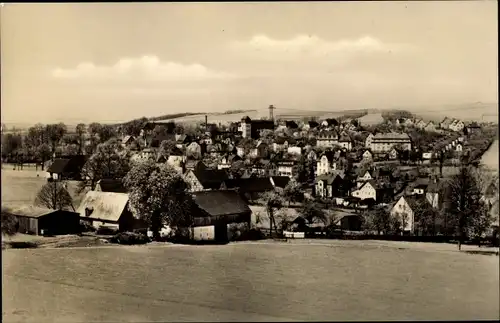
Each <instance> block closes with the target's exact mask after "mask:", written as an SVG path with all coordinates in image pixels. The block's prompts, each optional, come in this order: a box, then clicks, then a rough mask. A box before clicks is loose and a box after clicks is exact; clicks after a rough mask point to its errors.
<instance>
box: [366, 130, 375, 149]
mask: <svg viewBox="0 0 500 323" xmlns="http://www.w3.org/2000/svg"><path fill="white" fill-rule="evenodd" d="M373 137H374V135H373V134H372V133H370V134H369V135H368V136H367V137H366V139H365V148H371V147H372V140H373Z"/></svg>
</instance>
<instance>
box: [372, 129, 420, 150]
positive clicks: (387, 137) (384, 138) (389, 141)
mask: <svg viewBox="0 0 500 323" xmlns="http://www.w3.org/2000/svg"><path fill="white" fill-rule="evenodd" d="M411 144H412V143H411V138H410V136H408V134H406V133H394V132H392V133H378V134H376V135H375V136H374V137H373V139H372V144H371V147H370V148H371V150H372V152H374V153H379V152H380V153H386V152H389V151H390V150H391V149H392V147H394V146H399V147H401V149H402V150H411Z"/></svg>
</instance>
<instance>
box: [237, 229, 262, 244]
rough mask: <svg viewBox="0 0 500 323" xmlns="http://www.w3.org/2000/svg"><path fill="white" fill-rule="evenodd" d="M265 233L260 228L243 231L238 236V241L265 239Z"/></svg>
mask: <svg viewBox="0 0 500 323" xmlns="http://www.w3.org/2000/svg"><path fill="white" fill-rule="evenodd" d="M264 238H265V236H264V233H262V231H260V230H259V229H255V228H254V229H250V230H248V231H243V232H241V234H240V235H239V236H238V241H252V240H253V241H255V240H262V239H264Z"/></svg>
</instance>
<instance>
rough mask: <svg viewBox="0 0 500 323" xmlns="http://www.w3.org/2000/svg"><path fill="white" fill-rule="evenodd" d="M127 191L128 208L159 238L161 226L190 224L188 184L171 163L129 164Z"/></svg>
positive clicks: (190, 206)
mask: <svg viewBox="0 0 500 323" xmlns="http://www.w3.org/2000/svg"><path fill="white" fill-rule="evenodd" d="M124 183H125V187H126V188H127V189H128V191H129V201H130V202H129V203H130V204H129V207H130V210H131V211H132V212H133V213H134V214H137V215H138V216H139V217H141V218H142V219H143V220H145V221H146V222H147V223H148V224H149V226H150V228H151V231H152V232H153V237H154V238H155V239H158V238H159V237H160V234H159V232H160V230H161V228H162V227H163V226H164V225H168V226H171V227H187V226H190V225H191V223H192V220H191V211H192V209H193V204H192V200H191V197H190V195H189V194H188V193H187V190H188V188H189V185H188V184H187V183H186V182H185V181H184V179H183V178H182V176H181V175H180V174H179V173H178V172H177V171H176V170H175V169H174V168H172V167H171V166H170V165H168V164H162V165H157V164H155V163H154V162H151V161H148V162H144V163H140V164H137V165H135V166H134V167H132V169H131V170H130V172H129V173H128V174H127V176H126V177H125V179H124Z"/></svg>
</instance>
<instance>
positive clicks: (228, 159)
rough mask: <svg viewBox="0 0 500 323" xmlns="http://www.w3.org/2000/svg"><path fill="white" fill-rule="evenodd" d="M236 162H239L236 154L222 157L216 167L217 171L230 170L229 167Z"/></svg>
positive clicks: (239, 158)
mask: <svg viewBox="0 0 500 323" xmlns="http://www.w3.org/2000/svg"><path fill="white" fill-rule="evenodd" d="M238 160H241V157H240V156H238V155H236V154H230V155H228V156H224V157H222V159H221V161H220V163H219V164H218V165H217V169H226V168H231V165H232V164H233V163H234V162H236V161H238Z"/></svg>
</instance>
